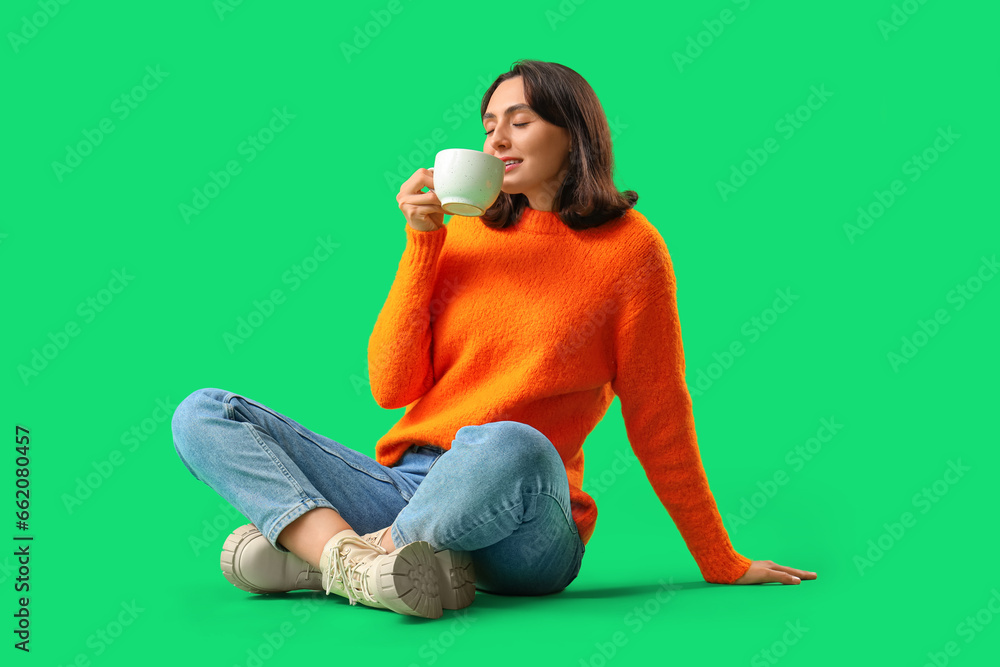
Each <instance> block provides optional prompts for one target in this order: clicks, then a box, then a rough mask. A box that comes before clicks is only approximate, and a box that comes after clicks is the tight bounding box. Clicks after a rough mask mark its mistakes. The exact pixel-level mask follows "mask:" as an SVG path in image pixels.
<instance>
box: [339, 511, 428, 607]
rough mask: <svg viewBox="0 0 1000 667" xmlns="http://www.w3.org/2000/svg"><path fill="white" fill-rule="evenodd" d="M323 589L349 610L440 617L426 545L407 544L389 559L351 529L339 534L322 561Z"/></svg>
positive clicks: (419, 543)
mask: <svg viewBox="0 0 1000 667" xmlns="http://www.w3.org/2000/svg"><path fill="white" fill-rule="evenodd" d="M320 571H321V572H322V576H323V589H324V590H325V591H326V593H327V595H329V594H330V593H336V594H337V595H340V596H342V597H346V598H347V599H348V600H349V601H350V603H351V604H352V605H354V604H357V603H358V602H360V603H361V604H363V605H366V606H369V607H377V608H383V609H390V610H392V611H394V612H396V613H399V614H407V615H410V616H423V617H424V618H440V617H441V596H440V594H439V588H438V565H437V560H436V558H435V556H434V551H433V550H432V549H431V547H430V545H429V544H428V543H427V542H411V543H409V544H406V545H403V546H402V547H400V548H398V549H396V550H395V551H393V552H392V553H391V554H390V553H387V552H386V550H385V549H383V548H382V547H380V546H378V545H377V544H372V543H370V542H367V541H365V540H363V539H362V538H361V536H360V535H358V534H357V533H356V532H354V531H353V530H351V529H348V530H342V531H341V532H339V533H337V534H336V535H334V536H333V537H331V538H330V540H329V541H328V542H327V543H326V545H325V546H324V547H323V553H322V555H321V556H320Z"/></svg>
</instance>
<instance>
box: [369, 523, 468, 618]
mask: <svg viewBox="0 0 1000 667" xmlns="http://www.w3.org/2000/svg"><path fill="white" fill-rule="evenodd" d="M390 528H392V526H391V525H390V526H386V527H385V528H383V529H382V530H377V531H375V532H374V533H367V534H366V535H362V536H361V539H363V540H364V541H365V542H368V543H369V544H372V545H374V546H377V547H380V546H381V544H382V536H383V535H385V533H386V531H387V530H389V529H390ZM398 550H399V548H398V547H397V548H396V551H398ZM389 553H396V552H395V551H392V552H389ZM434 559H435V561H436V562H437V568H438V589H439V591H440V595H441V607H442V608H443V609H463V608H465V607H468V606H469V605H470V604H472V603H473V601H474V600H475V599H476V573H475V568H473V566H472V556H471V555H469V552H468V551H451V550H450V549H442V550H441V551H435V552H434Z"/></svg>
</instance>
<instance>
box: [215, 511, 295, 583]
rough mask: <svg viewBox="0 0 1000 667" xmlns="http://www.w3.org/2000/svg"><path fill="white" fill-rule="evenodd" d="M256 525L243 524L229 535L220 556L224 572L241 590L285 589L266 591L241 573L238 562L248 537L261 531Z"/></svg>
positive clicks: (230, 581) (220, 563)
mask: <svg viewBox="0 0 1000 667" xmlns="http://www.w3.org/2000/svg"><path fill="white" fill-rule="evenodd" d="M259 532H260V531H258V530H257V528H256V527H255V526H253V525H252V524H251V525H247V526H242V527H240V528H238V529H237V530H235V531H234V532H233V533H232V534H231V535H230V536H229V537H227V538H226V543H225V544H224V545H222V555H221V556H220V558H219V565H220V566H221V567H222V574H223V575H225V577H226V579H227V580H229V583H231V584H232V585H233V586H236V588H239V589H240V590H244V591H247V592H248V593H278V592H284V591H266V590H264V589H261V588H257V587H256V586H254V585H253V584H251V583H250V582H249V581H247V580H246V579H244V578H243V576H242V575H241V573H240V568H239V565H238V563H239V562H240V558H239V556H240V552H241V551H243V547H244V546H246V543H247V541H246V537H247V536H248V535H250V534H251V533H259Z"/></svg>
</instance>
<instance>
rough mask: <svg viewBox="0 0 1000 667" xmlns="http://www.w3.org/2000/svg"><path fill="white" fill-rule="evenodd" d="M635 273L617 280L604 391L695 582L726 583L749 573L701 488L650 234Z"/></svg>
mask: <svg viewBox="0 0 1000 667" xmlns="http://www.w3.org/2000/svg"><path fill="white" fill-rule="evenodd" d="M649 251H650V252H649V253H648V255H647V259H646V261H645V262H644V263H643V265H642V268H641V269H638V271H637V272H636V273H635V274H634V275H632V276H630V277H626V278H625V279H624V280H626V281H627V282H628V284H629V285H630V287H631V289H632V292H631V294H632V296H631V298H629V299H626V303H625V304H624V306H623V307H622V313H621V318H620V320H619V324H618V330H617V332H616V334H615V361H616V368H617V370H616V373H615V379H614V380H613V381H612V385H611V387H612V389H613V390H614V392H615V394H616V395H617V396H618V398H619V400H620V401H621V406H622V417H623V420H624V422H625V429H626V432H627V434H628V439H629V442H630V444H631V446H632V450H633V451H634V452H635V454H636V457H637V458H638V459H639V462H640V463H641V464H642V467H643V470H644V471H645V472H646V477H647V479H648V480H649V482H650V484H651V485H652V487H653V490H654V491H655V492H656V495H657V497H658V498H659V499H660V501H661V502H662V503H663V506H664V507H665V508H666V510H667V512H668V513H669V514H670V517H671V519H673V521H674V524H675V525H676V526H677V528H678V530H679V531H680V533H681V536H682V537H683V538H684V542H685V544H686V545H687V548H688V550H689V551H690V552H691V555H692V556H693V557H694V559H695V561H696V562H697V563H698V568H699V569H700V570H701V574H702V576H703V577H704V578H705V580H706V581H708V582H711V583H720V584H730V583H733V582H734V581H735V580H736V579H739V578H740V577H741V576H742V575H743V574H744V573H745V572H746V571H747V570H748V569H749V567H750V564H751V560H750V559H748V558H746V557H744V556H742V555H740V554H739V553H737V552H736V551H735V550H734V549H733V546H732V544H731V543H730V541H729V535H728V533H727V532H726V529H725V528H724V527H723V524H722V517H721V516H720V515H719V511H718V508H717V507H716V504H715V498H713V497H712V492H711V490H710V489H709V486H708V479H707V477H706V475H705V469H704V466H703V465H702V461H701V455H700V453H699V451H698V443H697V440H696V437H695V428H694V413H693V411H692V405H691V397H690V394H689V393H688V389H687V384H686V383H685V380H684V351H683V347H682V344H681V327H680V320H679V318H678V314H677V301H676V283H675V279H674V273H673V267H672V265H671V262H670V256H669V254H668V253H667V248H666V244H665V243H664V242H663V239H662V238H661V237H659V235H658V234H657V235H656V240H655V241H654V242H653V243H652V244H651V245H650V247H649Z"/></svg>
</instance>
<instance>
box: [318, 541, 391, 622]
mask: <svg viewBox="0 0 1000 667" xmlns="http://www.w3.org/2000/svg"><path fill="white" fill-rule="evenodd" d="M345 542H351V543H354V544H357V545H359V546H363V547H367V548H369V549H375V550H376V551H377V552H378V553H380V554H386V553H388V552H387V551H386V550H385V548H383V547H381V546H379V545H377V544H371V543H370V542H366V541H365V540H363V539H361V537H354V536H352V535H345V536H344V537H342V538H340V539H339V540H337V542H336V544H333V545H331V546H330V547H329V548H328V549H327V553H329V555H330V557H329V558H328V559H327V560H328V561H329V562H330V572H329V573H326V572H324V573H323V579H324V581H323V587H324V588H325V589H326V594H327V595H329V594H330V591H331V590H333V584H334V582H337V583H339V584H340V585H341V586H343V587H344V589H345V591H346V592H347V599H348V601H349V602H350V603H351V604H352V605H353V604H357V603H358V600H359V599H360V598H359V595H358V594H359V593H360V596H361V597H364V598H365V599H366V600H368V601H369V602H375V603H378V600H376V599H375V596H374V595H373V594H372V592H371V591H370V590H369V589H368V578H367V577H363V576H362V577H361V585H360V586H358V585H357V584H356V583H355V581H354V577H355V575H356V574H358V568H360V567H361V565H367V563H363V562H362V561H353V562H351V563H350V564H349V565H348V564H345V563H344V554H343V553H342V552H341V550H340V547H341V546H342V545H343V544H344V543H345Z"/></svg>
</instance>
